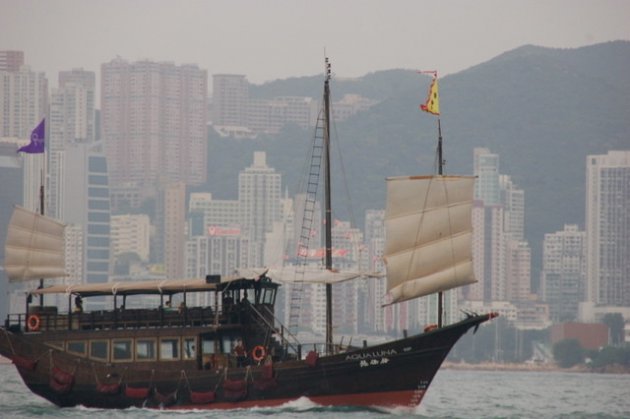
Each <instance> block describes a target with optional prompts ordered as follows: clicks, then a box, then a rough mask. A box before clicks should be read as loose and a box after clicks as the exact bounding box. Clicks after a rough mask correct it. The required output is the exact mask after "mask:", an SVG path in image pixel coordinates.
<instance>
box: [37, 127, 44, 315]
mask: <svg viewBox="0 0 630 419" xmlns="http://www.w3.org/2000/svg"><path fill="white" fill-rule="evenodd" d="M45 132H46V131H45V130H44V133H45ZM44 138H46V134H44ZM40 173H41V175H40V184H39V213H40V214H41V215H42V216H44V215H45V212H46V211H45V205H44V202H45V195H44V182H45V181H46V143H45V142H44V152H43V153H42V167H41V169H40ZM39 288H44V278H40V279H39ZM39 306H40V307H44V294H40V295H39Z"/></svg>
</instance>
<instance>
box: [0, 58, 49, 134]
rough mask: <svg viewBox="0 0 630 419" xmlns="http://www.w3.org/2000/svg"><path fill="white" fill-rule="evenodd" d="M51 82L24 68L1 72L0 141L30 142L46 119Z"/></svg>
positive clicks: (42, 75) (43, 76) (39, 74)
mask: <svg viewBox="0 0 630 419" xmlns="http://www.w3.org/2000/svg"><path fill="white" fill-rule="evenodd" d="M47 108H48V80H47V79H46V77H45V75H44V73H41V72H40V73H37V72H34V71H32V70H31V69H30V68H29V67H28V66H26V65H23V66H21V67H20V68H19V69H18V70H16V71H0V137H17V138H30V135H31V131H32V130H33V129H34V128H35V127H36V126H37V125H38V124H39V123H40V121H41V120H42V119H43V118H44V117H45V116H46V111H47Z"/></svg>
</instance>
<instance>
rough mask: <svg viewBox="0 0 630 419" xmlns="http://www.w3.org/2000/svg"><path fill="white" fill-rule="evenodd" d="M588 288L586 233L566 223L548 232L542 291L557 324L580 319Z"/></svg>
mask: <svg viewBox="0 0 630 419" xmlns="http://www.w3.org/2000/svg"><path fill="white" fill-rule="evenodd" d="M585 287H586V232H585V231H583V230H579V229H578V226H577V225H575V224H571V225H567V224H565V226H564V229H563V230H561V231H556V232H555V233H547V234H545V239H544V242H543V270H542V274H541V291H542V299H543V301H545V302H546V303H548V304H549V313H550V316H551V320H552V321H553V322H554V323H561V322H567V321H575V320H577V318H578V304H579V303H580V302H582V301H584V297H585V294H584V291H585Z"/></svg>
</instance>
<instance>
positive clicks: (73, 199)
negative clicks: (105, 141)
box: [62, 143, 111, 283]
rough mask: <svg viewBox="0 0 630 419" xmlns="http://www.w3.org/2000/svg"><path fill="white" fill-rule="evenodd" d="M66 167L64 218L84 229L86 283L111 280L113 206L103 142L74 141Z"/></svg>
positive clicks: (69, 150) (68, 222)
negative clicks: (79, 142)
mask: <svg viewBox="0 0 630 419" xmlns="http://www.w3.org/2000/svg"><path fill="white" fill-rule="evenodd" d="M64 153H65V156H66V159H65V162H64V169H63V179H62V182H63V184H64V187H63V189H64V199H63V202H62V205H63V209H62V213H63V215H64V216H63V218H62V221H63V222H64V223H66V224H69V225H71V224H76V225H78V226H80V227H81V229H82V232H83V243H84V244H83V247H82V248H79V249H80V251H82V252H83V255H82V256H83V263H82V266H83V271H84V281H85V283H102V282H107V281H108V280H109V274H110V273H111V272H110V265H109V261H110V257H109V256H110V206H109V179H108V170H107V160H106V158H105V156H104V154H103V151H102V145H101V144H98V143H95V144H74V145H72V146H68V147H66V150H65V152H64Z"/></svg>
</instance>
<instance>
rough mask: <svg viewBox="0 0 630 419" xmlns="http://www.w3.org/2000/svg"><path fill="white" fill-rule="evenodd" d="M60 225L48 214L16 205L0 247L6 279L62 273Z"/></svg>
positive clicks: (62, 255) (62, 231)
mask: <svg viewBox="0 0 630 419" xmlns="http://www.w3.org/2000/svg"><path fill="white" fill-rule="evenodd" d="M64 228H65V225H64V224H62V223H60V222H58V221H56V220H53V219H52V218H49V217H45V216H43V215H39V214H37V213H34V212H31V211H29V210H27V209H24V208H22V207H18V206H16V207H15V208H14V210H13V215H12V216H11V222H10V223H9V229H8V231H7V239H6V243H5V247H4V250H5V264H4V269H5V271H6V273H7V276H8V277H9V280H10V281H27V280H30V279H41V278H56V277H60V276H65V275H66V272H65V269H64V268H65V261H64Z"/></svg>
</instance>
